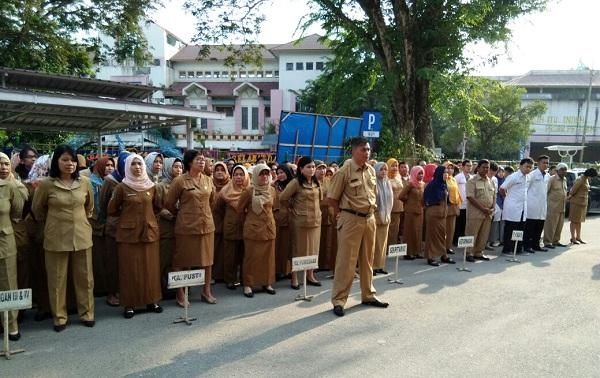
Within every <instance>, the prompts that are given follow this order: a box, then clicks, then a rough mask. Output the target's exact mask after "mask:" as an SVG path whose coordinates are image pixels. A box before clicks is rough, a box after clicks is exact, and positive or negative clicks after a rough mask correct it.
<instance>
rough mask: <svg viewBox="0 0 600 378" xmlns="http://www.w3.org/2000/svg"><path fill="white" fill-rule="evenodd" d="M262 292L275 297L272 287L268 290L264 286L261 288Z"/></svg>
mask: <svg viewBox="0 0 600 378" xmlns="http://www.w3.org/2000/svg"><path fill="white" fill-rule="evenodd" d="M263 290H264V291H265V292H266V293H267V294H271V295H275V289H273V288H272V287H271V288H268V287H266V286H263Z"/></svg>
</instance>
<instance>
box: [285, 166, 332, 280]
mask: <svg viewBox="0 0 600 378" xmlns="http://www.w3.org/2000/svg"><path fill="white" fill-rule="evenodd" d="M315 169H316V166H315V162H314V160H313V159H312V158H310V157H307V156H303V157H301V158H300V160H298V170H297V171H296V178H295V179H294V180H292V181H291V182H290V183H289V184H288V185H287V186H286V188H285V190H284V191H283V192H282V193H281V194H280V195H279V200H280V201H281V204H282V206H283V204H286V205H287V207H289V209H290V215H291V217H290V225H291V227H292V254H293V257H303V256H311V255H318V254H319V244H320V241H321V201H322V200H323V192H322V191H321V186H320V185H319V181H318V180H317V179H316V178H315ZM306 284H307V285H312V286H321V283H320V282H319V281H317V278H316V277H315V273H314V270H313V269H309V270H307V271H306ZM291 286H292V288H294V287H297V286H298V273H297V272H292V282H291Z"/></svg>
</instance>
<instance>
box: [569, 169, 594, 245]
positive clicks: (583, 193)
mask: <svg viewBox="0 0 600 378" xmlns="http://www.w3.org/2000/svg"><path fill="white" fill-rule="evenodd" d="M596 176H598V171H596V169H594V168H588V169H586V170H585V172H583V175H581V176H579V177H578V178H577V180H575V182H574V183H573V187H572V188H571V190H570V191H569V194H568V195H567V201H569V220H570V221H571V224H570V225H569V227H570V230H571V244H585V242H584V241H583V240H581V223H583V222H585V216H586V214H587V207H588V193H589V192H590V179H591V178H594V177H596Z"/></svg>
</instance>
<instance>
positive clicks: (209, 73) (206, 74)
mask: <svg viewBox="0 0 600 378" xmlns="http://www.w3.org/2000/svg"><path fill="white" fill-rule="evenodd" d="M204 77H212V72H210V71H204Z"/></svg>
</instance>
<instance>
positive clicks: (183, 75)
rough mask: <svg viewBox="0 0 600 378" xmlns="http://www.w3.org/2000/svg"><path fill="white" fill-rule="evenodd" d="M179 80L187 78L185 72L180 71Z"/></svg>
mask: <svg viewBox="0 0 600 378" xmlns="http://www.w3.org/2000/svg"><path fill="white" fill-rule="evenodd" d="M179 78H180V79H185V78H186V75H185V71H179Z"/></svg>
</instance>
